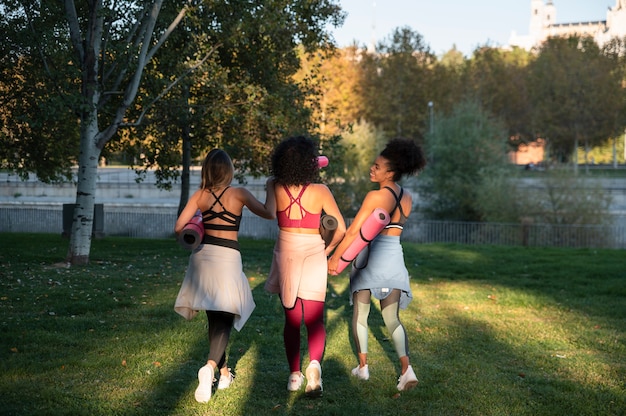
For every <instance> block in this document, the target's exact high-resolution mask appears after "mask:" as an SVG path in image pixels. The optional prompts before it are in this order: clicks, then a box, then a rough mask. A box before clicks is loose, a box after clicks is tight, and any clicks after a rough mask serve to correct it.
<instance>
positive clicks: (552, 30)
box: [509, 0, 626, 50]
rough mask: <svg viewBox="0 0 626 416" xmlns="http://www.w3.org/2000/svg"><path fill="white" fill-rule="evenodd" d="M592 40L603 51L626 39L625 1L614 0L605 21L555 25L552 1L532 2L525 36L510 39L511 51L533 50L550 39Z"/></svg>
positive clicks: (554, 7) (539, 0) (512, 35)
mask: <svg viewBox="0 0 626 416" xmlns="http://www.w3.org/2000/svg"><path fill="white" fill-rule="evenodd" d="M572 35H578V36H590V37H592V38H593V39H594V40H595V41H596V43H597V44H598V45H599V46H600V47H602V46H603V45H604V44H606V43H607V42H608V41H609V40H611V39H612V38H616V37H617V38H622V37H624V36H626V0H615V7H612V8H609V9H608V10H607V12H606V20H599V21H591V22H571V23H556V6H555V5H554V2H553V1H552V0H547V2H546V1H545V0H531V2H530V25H529V33H528V35H526V36H520V35H517V34H516V33H515V32H513V33H512V34H511V37H510V38H509V46H510V47H514V46H517V47H520V48H523V49H526V50H531V49H532V48H533V47H536V46H540V45H541V44H542V43H543V42H545V41H546V39H548V38H549V37H560V36H572Z"/></svg>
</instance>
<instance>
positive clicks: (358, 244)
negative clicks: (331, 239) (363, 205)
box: [335, 208, 391, 274]
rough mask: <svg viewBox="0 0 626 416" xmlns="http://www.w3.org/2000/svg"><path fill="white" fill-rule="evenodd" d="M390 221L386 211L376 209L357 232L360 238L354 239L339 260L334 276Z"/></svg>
mask: <svg viewBox="0 0 626 416" xmlns="http://www.w3.org/2000/svg"><path fill="white" fill-rule="evenodd" d="M390 221H391V218H389V214H388V213H387V211H385V210H384V209H382V208H376V209H375V210H374V212H372V213H371V214H370V216H369V217H367V219H366V220H365V222H364V223H363V225H362V226H361V229H360V230H359V237H360V238H356V239H355V240H354V241H353V242H352V244H350V247H348V248H347V249H346V251H345V252H344V253H343V255H342V256H341V258H340V259H339V264H338V265H337V270H336V271H335V274H339V273H341V272H342V271H343V270H344V269H345V268H346V266H348V264H350V262H352V260H354V259H355V258H356V256H357V255H358V254H359V253H360V252H361V250H363V249H364V248H365V246H367V245H368V244H369V243H370V241H372V240H373V239H374V238H376V236H377V235H378V233H380V232H381V231H382V229H383V228H385V227H386V226H387V224H389V222H390Z"/></svg>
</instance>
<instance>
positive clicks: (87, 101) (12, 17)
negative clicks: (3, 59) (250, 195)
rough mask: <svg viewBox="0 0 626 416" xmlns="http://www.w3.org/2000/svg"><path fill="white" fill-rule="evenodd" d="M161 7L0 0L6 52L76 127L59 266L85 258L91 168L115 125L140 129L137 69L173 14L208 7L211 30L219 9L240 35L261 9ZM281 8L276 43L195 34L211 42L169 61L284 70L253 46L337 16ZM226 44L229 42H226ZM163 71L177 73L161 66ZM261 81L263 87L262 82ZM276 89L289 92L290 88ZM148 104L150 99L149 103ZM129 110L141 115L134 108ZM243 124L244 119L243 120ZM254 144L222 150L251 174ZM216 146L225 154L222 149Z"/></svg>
mask: <svg viewBox="0 0 626 416" xmlns="http://www.w3.org/2000/svg"><path fill="white" fill-rule="evenodd" d="M163 4H164V2H163V0H153V1H149V2H145V1H140V0H136V1H133V0H128V1H120V2H115V1H112V0H107V1H102V0H96V1H92V2H86V3H79V4H75V3H74V1H73V0H65V1H64V3H62V4H61V3H54V2H50V3H47V2H42V3H33V4H21V3H17V2H13V1H10V0H6V1H4V2H3V3H2V8H3V11H4V12H5V14H4V16H5V20H3V27H11V28H13V27H15V28H16V29H14V30H13V32H12V33H13V34H14V36H15V39H16V42H14V43H13V44H12V45H15V46H17V47H19V51H18V52H16V53H15V56H27V57H28V60H32V61H33V62H35V61H37V62H38V65H40V66H41V67H42V68H44V70H45V72H46V76H47V79H46V80H45V85H46V87H47V88H48V89H51V88H52V86H54V87H55V88H56V90H57V92H58V93H59V94H60V95H61V96H62V97H63V98H65V100H64V103H65V104H66V107H67V108H70V109H71V112H72V113H73V114H74V115H75V118H76V119H78V121H79V123H78V126H79V127H78V129H77V130H78V132H79V137H80V140H79V143H80V145H79V149H78V158H77V159H75V160H76V162H77V164H78V170H77V178H76V179H77V193H76V209H75V213H74V221H73V226H72V233H71V238H70V244H69V248H68V254H67V260H68V262H70V263H71V264H84V263H87V262H88V261H89V252H90V247H91V230H92V223H93V208H94V203H95V191H96V177H97V168H98V160H99V158H100V156H101V154H102V151H103V149H104V148H105V146H106V145H107V144H108V143H110V142H111V141H112V140H113V139H114V138H117V137H118V136H116V135H117V134H118V133H119V132H120V131H121V129H125V128H130V127H136V126H138V125H140V124H141V122H142V119H143V117H144V116H145V114H146V113H145V112H144V110H145V109H146V108H149V107H150V106H151V105H152V101H150V96H149V95H144V93H145V92H146V91H147V89H146V87H145V86H144V87H143V88H142V80H143V79H144V74H145V71H146V68H147V65H149V64H150V63H152V62H154V61H153V58H155V54H156V52H157V51H158V50H159V49H161V48H162V47H163V46H164V45H165V44H166V42H167V40H168V38H169V36H170V35H171V34H172V32H173V31H174V29H175V28H176V27H177V26H178V25H179V23H180V22H181V21H182V19H183V17H184V16H185V15H186V14H190V13H191V12H192V11H194V10H203V11H209V13H208V20H204V23H203V24H204V25H205V26H207V27H219V26H220V25H222V24H223V23H224V22H222V21H220V20H218V19H217V18H216V17H218V16H222V15H220V14H219V13H213V14H212V13H211V12H210V11H211V10H214V11H217V10H222V11H224V13H223V15H229V16H235V17H234V18H233V19H234V20H235V24H232V25H226V26H228V27H229V29H230V30H231V31H233V32H235V31H240V30H247V29H250V28H249V27H246V26H245V25H242V24H241V22H239V23H237V22H236V20H237V18H236V16H239V15H241V14H245V15H246V16H250V15H258V14H262V12H263V11H264V10H265V9H264V7H263V5H262V4H260V3H259V4H255V3H251V2H247V1H246V2H244V1H241V2H237V4H235V3H234V2H224V1H213V2H211V1H207V2H197V3H194V2H191V1H189V2H183V1H182V0H181V1H180V2H167V3H166V4H165V5H166V6H167V7H166V9H165V10H166V13H165V14H166V16H165V18H164V19H159V16H161V12H162V6H163ZM233 7H234V9H233ZM281 9H282V10H291V11H293V14H292V16H293V17H294V18H293V19H292V20H290V21H289V26H288V27H282V30H284V31H285V35H284V36H282V37H280V38H278V39H272V37H271V34H270V35H266V34H264V33H263V32H262V27H261V26H259V27H258V28H259V29H261V30H260V31H257V32H255V34H254V36H250V37H239V38H236V39H237V42H235V43H234V44H233V47H232V48H227V49H220V50H216V49H215V48H214V46H216V45H218V44H219V42H220V39H213V38H205V39H203V41H204V42H208V43H210V44H211V46H209V47H208V48H207V49H205V50H204V51H205V52H206V53H205V54H204V55H202V54H199V51H202V50H203V49H202V48H200V47H196V48H195V49H193V48H192V50H195V51H196V52H198V53H196V54H192V55H190V56H189V58H187V57H186V56H180V55H179V56H178V57H179V58H180V59H182V60H185V59H186V61H187V63H188V64H187V66H188V68H197V67H199V66H200V65H202V64H203V63H204V62H205V61H206V60H207V59H208V58H209V57H210V56H211V55H212V53H213V52H215V53H217V54H218V55H219V58H220V62H222V63H223V62H227V63H228V64H227V65H223V66H224V67H226V68H229V69H231V70H240V71H241V72H242V73H246V69H247V68H248V65H250V64H251V62H257V63H258V65H256V66H252V65H250V68H249V69H250V72H251V73H253V75H254V76H255V77H257V78H258V79H264V76H265V75H266V72H264V71H265V70H266V69H265V68H264V64H265V63H272V64H273V65H275V66H278V67H280V66H282V65H287V66H288V65H289V63H288V62H287V61H289V60H291V61H294V62H297V60H296V59H295V55H285V56H283V59H282V60H280V59H279V60H276V59H274V58H276V56H279V55H280V54H281V53H285V50H284V48H276V49H275V50H273V52H274V54H273V55H272V59H274V60H273V61H272V60H271V59H270V58H269V57H268V56H267V55H269V54H266V52H268V51H267V50H265V49H263V48H261V47H259V46H260V45H259V44H258V43H256V42H255V41H257V40H260V39H262V40H265V41H266V42H267V43H266V44H272V42H274V41H276V42H282V45H283V46H286V45H293V44H294V42H298V41H302V42H303V43H307V44H310V43H311V42H313V41H318V42H319V41H320V40H321V39H324V38H325V32H323V31H321V32H320V31H307V30H306V28H307V27H310V26H314V27H315V28H319V27H322V26H324V25H325V23H326V21H327V20H323V19H322V20H318V17H319V13H329V12H332V13H330V15H331V16H332V18H336V17H337V14H338V12H339V8H338V6H336V5H335V4H334V3H333V2H332V1H330V0H319V1H315V2H310V1H286V0H285V1H283V2H281V4H280V5H278V6H277V7H276V8H275V9H272V10H273V11H274V12H275V11H277V10H281ZM243 12H245V13H243ZM168 16H169V17H170V19H168V18H167V17H168ZM264 17H266V18H268V19H269V20H268V22H266V24H267V25H268V27H273V26H272V24H273V20H272V17H273V16H272V15H269V16H267V15H266V16H264ZM211 19H212V20H211ZM280 23H284V22H279V24H277V26H275V27H273V28H274V29H276V28H278V27H281V26H280ZM14 24H15V25H14ZM222 40H223V39H222ZM229 40H231V39H230V38H228V39H226V41H229ZM207 50H208V51H207ZM245 52H247V53H245ZM268 59H270V60H269V61H268ZM170 62H171V61H170ZM292 67H293V65H292ZM170 68H177V67H176V65H171V67H170ZM162 73H166V72H164V71H162ZM281 74H283V73H281ZM168 75H171V74H168ZM182 75H184V74H181V76H182ZM283 75H284V74H283ZM179 80H180V77H177V75H176V74H174V75H173V76H172V78H171V79H170V81H171V82H170V83H169V84H168V85H174V84H177V82H178V81H179ZM267 80H268V82H270V83H271V82H272V79H271V77H269V78H267ZM61 83H66V84H67V85H62V84H61ZM187 85H190V84H187ZM70 86H71V87H70ZM286 88H287V89H288V90H291V91H295V90H296V89H295V87H294V86H292V85H289V86H287V87H286ZM241 90H242V91H248V92H249V93H251V94H253V93H254V92H253V91H251V90H250V89H248V90H246V87H245V86H243V87H242V88H241ZM181 91H182V93H183V95H184V94H185V91H188V89H186V87H185V85H183V86H182V88H181ZM165 92H167V91H165ZM268 95H269V94H268ZM138 97H139V99H138ZM158 98H160V95H159V96H157V97H156V99H158ZM269 101H270V104H265V105H267V108H271V106H272V104H271V97H270V100H269ZM139 107H141V108H142V109H141V110H139ZM132 116H136V118H132ZM261 118H262V116H261ZM34 120H36V117H34V116H33V115H32V114H31V115H30V120H29V121H30V122H34ZM248 120H253V118H248V119H246V120H244V121H248ZM241 121H242V120H241V119H237V118H234V119H233V120H231V124H232V125H238V123H239V122H241ZM238 127H240V128H241V127H243V128H246V125H243V126H242V125H241V124H239V125H238ZM230 131H234V130H233V129H231V130H230ZM3 137H5V136H3ZM256 143H257V142H254V143H251V145H248V146H240V143H232V144H230V146H232V147H231V148H232V149H240V150H241V155H240V158H239V161H241V163H242V164H243V166H244V168H250V169H252V170H254V169H258V165H259V160H260V157H261V156H260V155H259V152H257V150H258V146H255V144H256ZM161 145H162V144H159V146H161ZM225 147H226V150H230V149H229V148H228V146H225ZM163 148H165V146H163ZM163 160H166V159H165V158H164V159H163Z"/></svg>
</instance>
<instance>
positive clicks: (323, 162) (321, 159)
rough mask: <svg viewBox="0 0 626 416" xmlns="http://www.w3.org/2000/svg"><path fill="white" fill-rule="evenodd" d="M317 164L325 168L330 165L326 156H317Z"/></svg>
mask: <svg viewBox="0 0 626 416" xmlns="http://www.w3.org/2000/svg"><path fill="white" fill-rule="evenodd" d="M317 166H319V167H320V169H321V168H325V167H326V166H328V158H327V157H326V156H318V157H317Z"/></svg>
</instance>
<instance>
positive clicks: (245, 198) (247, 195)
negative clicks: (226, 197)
mask: <svg viewBox="0 0 626 416" xmlns="http://www.w3.org/2000/svg"><path fill="white" fill-rule="evenodd" d="M239 189H240V190H241V195H242V202H243V205H245V206H247V207H248V209H249V210H250V211H252V213H254V214H256V215H258V216H259V217H262V218H266V219H268V220H273V219H274V218H276V194H275V191H274V178H268V179H267V182H265V203H261V201H259V200H258V199H256V198H255V197H254V195H252V193H251V192H250V191H248V190H247V189H245V188H239Z"/></svg>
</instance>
